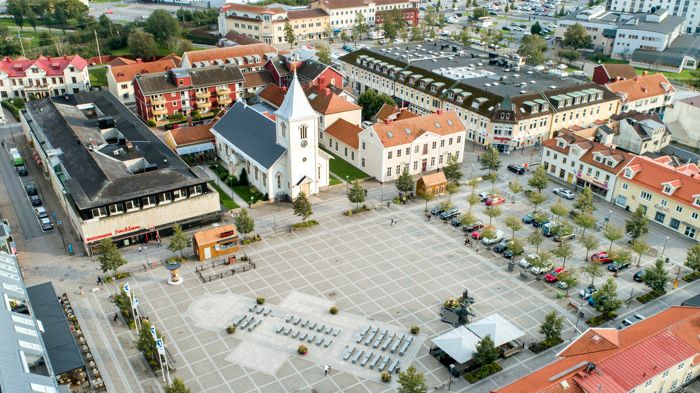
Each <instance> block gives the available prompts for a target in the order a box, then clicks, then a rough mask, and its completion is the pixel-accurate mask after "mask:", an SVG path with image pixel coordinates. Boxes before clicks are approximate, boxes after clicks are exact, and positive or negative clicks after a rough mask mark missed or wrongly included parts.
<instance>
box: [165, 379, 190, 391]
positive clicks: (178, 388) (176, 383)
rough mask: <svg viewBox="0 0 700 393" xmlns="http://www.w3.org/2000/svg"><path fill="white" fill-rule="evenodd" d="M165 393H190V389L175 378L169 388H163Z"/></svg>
mask: <svg viewBox="0 0 700 393" xmlns="http://www.w3.org/2000/svg"><path fill="white" fill-rule="evenodd" d="M164 390H165V393H191V390H190V388H188V387H187V385H185V383H184V382H182V379H180V378H177V377H175V379H173V383H172V385H170V386H166V387H165V389H164Z"/></svg>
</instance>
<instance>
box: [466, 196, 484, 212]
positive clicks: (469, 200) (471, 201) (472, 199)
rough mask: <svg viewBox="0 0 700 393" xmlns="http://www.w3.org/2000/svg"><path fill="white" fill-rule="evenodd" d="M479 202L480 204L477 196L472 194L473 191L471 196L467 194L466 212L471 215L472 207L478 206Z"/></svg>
mask: <svg viewBox="0 0 700 393" xmlns="http://www.w3.org/2000/svg"><path fill="white" fill-rule="evenodd" d="M480 202H481V199H480V198H479V196H478V195H476V194H475V193H474V191H472V192H471V194H469V196H467V203H469V210H468V212H469V213H471V212H472V207H474V205H477V204H479V203H480Z"/></svg>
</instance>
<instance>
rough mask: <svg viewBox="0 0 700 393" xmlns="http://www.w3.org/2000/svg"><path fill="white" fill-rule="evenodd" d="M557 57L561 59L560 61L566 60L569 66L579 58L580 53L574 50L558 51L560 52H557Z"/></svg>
mask: <svg viewBox="0 0 700 393" xmlns="http://www.w3.org/2000/svg"><path fill="white" fill-rule="evenodd" d="M557 55H558V56H559V57H561V58H562V59H565V60H567V61H568V63H569V65H571V63H572V62H573V61H574V60H577V59H578V58H579V57H581V52H579V51H576V50H569V49H560V50H559V51H558V52H557Z"/></svg>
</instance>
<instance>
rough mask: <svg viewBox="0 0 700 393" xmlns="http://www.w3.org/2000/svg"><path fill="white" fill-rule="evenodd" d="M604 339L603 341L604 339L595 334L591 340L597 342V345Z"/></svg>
mask: <svg viewBox="0 0 700 393" xmlns="http://www.w3.org/2000/svg"><path fill="white" fill-rule="evenodd" d="M602 339H603V338H602V337H600V336H599V335H597V334H594V335H593V337H591V340H593V342H596V343H597V342H600V340H602Z"/></svg>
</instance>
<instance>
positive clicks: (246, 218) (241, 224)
mask: <svg viewBox="0 0 700 393" xmlns="http://www.w3.org/2000/svg"><path fill="white" fill-rule="evenodd" d="M234 222H235V223H236V228H238V232H240V233H242V234H243V236H244V237H246V238H247V237H248V234H249V233H251V232H253V231H254V230H255V221H253V216H251V215H250V213H248V209H241V211H240V212H239V213H238V215H237V216H236V218H235V220H234Z"/></svg>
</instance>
